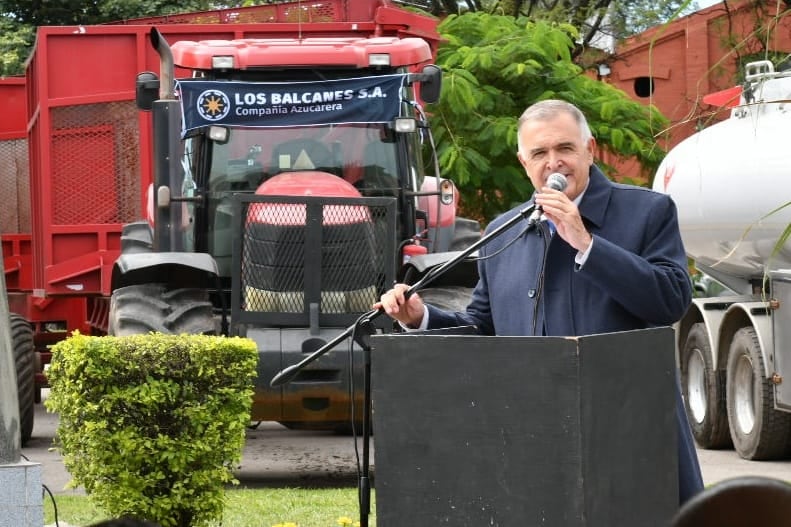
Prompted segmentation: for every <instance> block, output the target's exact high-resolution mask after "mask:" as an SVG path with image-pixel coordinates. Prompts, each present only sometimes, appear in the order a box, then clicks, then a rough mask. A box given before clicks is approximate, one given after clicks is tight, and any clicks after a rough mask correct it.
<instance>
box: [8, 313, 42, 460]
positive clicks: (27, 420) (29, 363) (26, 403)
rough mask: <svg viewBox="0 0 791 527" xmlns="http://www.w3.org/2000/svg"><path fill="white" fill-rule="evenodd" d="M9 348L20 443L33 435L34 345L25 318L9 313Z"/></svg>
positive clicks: (34, 399)
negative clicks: (11, 352)
mask: <svg viewBox="0 0 791 527" xmlns="http://www.w3.org/2000/svg"><path fill="white" fill-rule="evenodd" d="M10 322H11V348H12V350H13V353H14V364H15V366H16V383H17V397H18V399H19V429H20V439H21V444H22V445H24V444H25V443H27V442H28V441H29V440H30V438H31V437H32V436H33V419H34V415H35V404H36V369H35V367H36V347H35V345H34V343H33V328H32V327H31V326H30V324H29V323H28V321H27V320H25V319H24V318H22V317H21V316H19V315H17V314H15V313H11V315H10Z"/></svg>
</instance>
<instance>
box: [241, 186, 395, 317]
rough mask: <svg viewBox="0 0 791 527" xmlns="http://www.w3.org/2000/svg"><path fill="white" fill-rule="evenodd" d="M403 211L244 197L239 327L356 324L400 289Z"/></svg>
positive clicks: (362, 202)
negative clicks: (396, 285) (392, 289)
mask: <svg viewBox="0 0 791 527" xmlns="http://www.w3.org/2000/svg"><path fill="white" fill-rule="evenodd" d="M395 210H396V200H395V199H394V198H324V197H303V196H300V197H285V196H258V195H240V196H238V199H237V202H236V207H235V211H234V218H235V222H236V223H235V225H237V229H236V232H238V233H240V236H239V239H238V240H235V242H234V250H233V269H234V270H238V272H235V273H234V277H233V291H232V313H231V317H232V324H236V323H244V324H248V325H255V326H273V327H275V326H281V327H282V326H288V327H304V326H308V325H309V324H310V320H311V317H318V319H317V320H318V323H319V324H320V325H321V326H323V327H332V326H335V327H337V326H342V325H348V324H351V323H353V322H354V320H355V319H356V318H358V317H359V316H360V315H361V314H362V313H365V312H367V311H369V310H370V309H371V305H372V304H373V303H374V302H375V301H376V300H377V299H378V298H379V295H381V294H382V292H383V291H384V290H385V289H386V287H389V286H390V285H391V284H392V283H393V279H394V277H395V262H396V256H395V254H396V253H395V250H396V241H395V232H396V230H395V222H396V213H395ZM314 320H316V319H314Z"/></svg>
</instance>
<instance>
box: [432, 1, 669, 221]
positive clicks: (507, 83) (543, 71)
mask: <svg viewBox="0 0 791 527" xmlns="http://www.w3.org/2000/svg"><path fill="white" fill-rule="evenodd" d="M439 29H440V33H441V34H442V36H443V38H444V39H446V43H444V44H443V45H442V46H441V47H440V50H439V56H438V61H437V63H438V65H440V67H442V69H443V71H444V80H443V88H442V97H441V100H440V102H439V103H438V104H437V105H436V106H435V107H432V109H431V112H432V115H431V118H430V119H431V121H432V129H433V130H434V134H435V139H436V142H437V150H438V156H439V161H440V167H441V170H442V172H443V173H444V174H446V175H447V176H449V177H451V178H452V179H453V180H454V181H455V182H457V184H458V185H459V189H460V192H461V194H462V198H463V203H465V213H466V214H467V215H470V216H474V217H477V218H479V219H481V220H483V221H488V220H489V219H491V218H492V217H493V216H494V215H496V214H497V213H499V212H502V211H504V210H506V209H507V208H509V207H511V206H513V205H514V204H517V203H521V202H523V201H525V200H526V199H527V198H528V197H529V196H530V194H531V193H532V191H533V188H532V185H531V183H530V181H529V180H528V178H527V176H526V175H525V174H524V170H523V169H522V167H521V165H520V164H519V162H518V160H517V159H516V144H517V141H516V121H517V118H518V117H519V115H520V114H521V113H522V111H523V110H524V109H525V108H526V107H527V106H529V105H530V104H532V103H534V102H536V101H539V100H542V99H547V98H560V99H565V100H567V101H569V102H571V103H574V104H576V105H577V106H579V108H580V109H581V110H582V111H583V112H584V113H585V114H586V115H587V116H588V119H589V120H590V125H591V129H592V131H593V133H594V135H595V136H596V138H597V141H598V143H599V146H600V147H601V148H602V149H603V150H604V151H607V152H610V153H611V154H613V155H615V156H617V157H620V158H627V159H632V158H633V159H635V160H637V161H638V162H639V164H640V165H641V166H642V168H643V170H644V174H642V176H648V175H649V174H650V173H653V171H654V169H655V168H656V167H657V165H658V163H659V161H660V160H661V158H662V156H663V154H664V152H662V151H661V150H660V149H659V148H658V147H657V145H656V141H655V137H654V135H655V134H656V133H657V132H658V131H659V130H662V129H664V127H665V126H666V124H667V121H666V120H665V118H664V117H663V116H662V115H661V114H660V113H659V112H658V111H657V110H656V109H655V108H653V107H646V106H643V105H642V104H640V103H638V102H635V101H633V100H631V99H630V98H629V97H628V96H627V95H626V94H625V93H623V92H621V91H619V90H617V89H615V88H613V87H612V86H610V85H609V84H606V83H602V82H599V81H597V80H595V79H593V78H591V77H589V76H587V75H585V74H584V72H583V71H582V69H581V68H580V67H579V66H577V65H575V64H574V62H573V61H572V55H571V52H572V49H573V48H574V46H575V44H574V43H575V39H576V38H577V31H576V30H575V29H574V28H573V27H572V26H570V25H568V24H555V23H550V22H546V21H540V20H538V21H533V20H530V19H528V18H526V17H520V18H514V17H511V16H501V15H490V14H486V13H481V12H475V13H472V12H468V13H466V14H464V15H451V16H449V17H447V18H446V19H445V20H444V21H443V22H442V23H441V24H440V26H439ZM603 168H604V169H605V170H606V171H607V170H610V168H609V167H608V166H606V165H605V166H604V167H603ZM632 176H634V177H635V178H636V177H637V176H638V174H633V175H632Z"/></svg>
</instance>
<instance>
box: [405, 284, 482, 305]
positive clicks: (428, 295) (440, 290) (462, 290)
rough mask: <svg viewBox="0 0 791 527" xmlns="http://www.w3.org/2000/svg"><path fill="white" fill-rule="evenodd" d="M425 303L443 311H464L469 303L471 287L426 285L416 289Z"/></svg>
mask: <svg viewBox="0 0 791 527" xmlns="http://www.w3.org/2000/svg"><path fill="white" fill-rule="evenodd" d="M418 294H419V295H420V298H421V299H423V301H424V302H426V303H427V304H431V305H432V306H434V307H438V308H440V309H444V310H445V311H464V310H465V309H466V308H467V304H469V303H470V296H471V295H472V288H470V287H461V286H445V287H427V288H425V289H421V290H420V291H418Z"/></svg>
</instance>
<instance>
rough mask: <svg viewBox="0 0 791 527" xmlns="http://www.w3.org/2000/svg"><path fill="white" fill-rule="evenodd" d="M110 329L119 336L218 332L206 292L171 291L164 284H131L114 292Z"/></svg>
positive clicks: (212, 333) (191, 289) (111, 300)
mask: <svg viewBox="0 0 791 527" xmlns="http://www.w3.org/2000/svg"><path fill="white" fill-rule="evenodd" d="M108 326H109V327H108V333H109V334H110V335H115V336H119V337H120V336H127V335H140V334H144V333H149V332H152V331H154V332H158V333H165V334H170V335H179V334H182V333H188V334H203V335H215V334H217V333H218V331H217V325H216V322H215V320H214V315H213V312H212V304H211V302H210V301H209V295H208V292H207V291H206V290H203V289H194V288H180V289H168V288H167V287H165V285H163V284H140V285H130V286H127V287H122V288H120V289H117V290H115V291H113V294H112V297H111V298H110V319H109V324H108Z"/></svg>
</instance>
